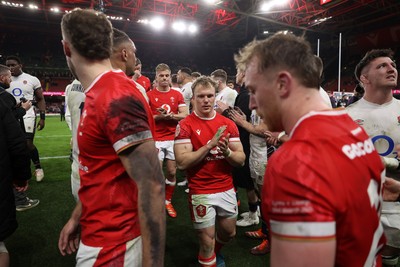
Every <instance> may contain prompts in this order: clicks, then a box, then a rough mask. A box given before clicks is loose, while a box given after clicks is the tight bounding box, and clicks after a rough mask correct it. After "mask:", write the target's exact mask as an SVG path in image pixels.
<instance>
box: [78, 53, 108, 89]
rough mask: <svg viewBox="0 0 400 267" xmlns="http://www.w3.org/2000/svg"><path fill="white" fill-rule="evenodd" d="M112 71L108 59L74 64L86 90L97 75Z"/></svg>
mask: <svg viewBox="0 0 400 267" xmlns="http://www.w3.org/2000/svg"><path fill="white" fill-rule="evenodd" d="M112 69H113V68H112V65H111V62H110V60H109V59H104V60H98V61H95V62H93V61H91V62H81V64H76V73H77V75H78V78H79V81H80V82H81V84H82V86H83V88H88V87H89V86H90V85H91V84H92V83H93V81H94V80H95V79H96V78H97V77H98V76H99V75H101V74H102V73H104V72H107V71H111V70H112Z"/></svg>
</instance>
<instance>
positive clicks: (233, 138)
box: [228, 120, 240, 142]
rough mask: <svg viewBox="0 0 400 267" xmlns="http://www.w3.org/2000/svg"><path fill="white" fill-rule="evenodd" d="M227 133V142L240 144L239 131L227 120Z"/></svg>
mask: <svg viewBox="0 0 400 267" xmlns="http://www.w3.org/2000/svg"><path fill="white" fill-rule="evenodd" d="M228 132H229V133H230V136H229V142H240V137H239V129H238V127H237V126H236V124H235V123H234V122H232V121H231V120H229V124H228Z"/></svg>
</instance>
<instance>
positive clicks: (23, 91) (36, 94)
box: [6, 56, 46, 182]
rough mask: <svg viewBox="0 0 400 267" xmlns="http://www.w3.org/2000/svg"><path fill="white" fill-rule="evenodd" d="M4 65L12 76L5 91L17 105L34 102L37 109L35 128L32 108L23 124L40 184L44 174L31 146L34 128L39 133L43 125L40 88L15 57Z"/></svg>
mask: <svg viewBox="0 0 400 267" xmlns="http://www.w3.org/2000/svg"><path fill="white" fill-rule="evenodd" d="M6 65H7V67H9V68H10V70H11V75H12V77H11V84H10V88H8V89H7V92H9V93H10V94H12V95H13V96H14V97H15V99H16V101H17V103H20V102H21V101H22V102H25V101H27V100H29V101H36V106H37V107H38V109H39V113H40V120H39V123H38V124H37V126H36V113H35V108H34V107H33V106H32V107H31V108H30V109H29V110H27V111H26V114H25V116H24V124H25V132H26V140H27V144H28V149H29V151H30V153H31V159H32V162H33V164H34V165H35V169H36V171H35V176H36V181H38V182H41V181H42V180H43V178H44V172H43V169H42V167H41V165H40V160H39V152H38V150H37V148H36V146H35V145H34V144H33V138H34V136H35V130H36V127H37V129H38V130H39V131H40V130H42V129H43V128H44V125H45V123H44V121H45V116H46V115H45V114H46V103H45V101H44V97H43V90H42V86H41V84H40V81H39V79H38V78H36V77H35V76H32V75H29V74H27V73H25V72H23V71H22V64H21V60H20V59H19V58H18V57H17V56H8V57H7V59H6Z"/></svg>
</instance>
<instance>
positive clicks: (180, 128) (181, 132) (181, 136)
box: [175, 119, 192, 144]
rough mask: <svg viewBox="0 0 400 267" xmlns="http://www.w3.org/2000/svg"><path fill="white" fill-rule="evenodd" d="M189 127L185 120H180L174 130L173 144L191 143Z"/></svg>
mask: <svg viewBox="0 0 400 267" xmlns="http://www.w3.org/2000/svg"><path fill="white" fill-rule="evenodd" d="M191 132H192V131H191V129H190V126H189V124H188V123H187V120H186V119H184V120H181V121H180V122H179V123H178V125H177V126H176V130H175V144H187V143H191V140H190V136H191Z"/></svg>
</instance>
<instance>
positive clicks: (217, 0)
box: [204, 0, 222, 5]
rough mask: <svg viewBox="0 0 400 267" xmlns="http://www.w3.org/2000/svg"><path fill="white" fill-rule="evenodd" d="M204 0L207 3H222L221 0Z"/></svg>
mask: <svg viewBox="0 0 400 267" xmlns="http://www.w3.org/2000/svg"><path fill="white" fill-rule="evenodd" d="M204 2H206V3H207V4H209V5H218V4H221V3H222V1H220V0H204Z"/></svg>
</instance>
